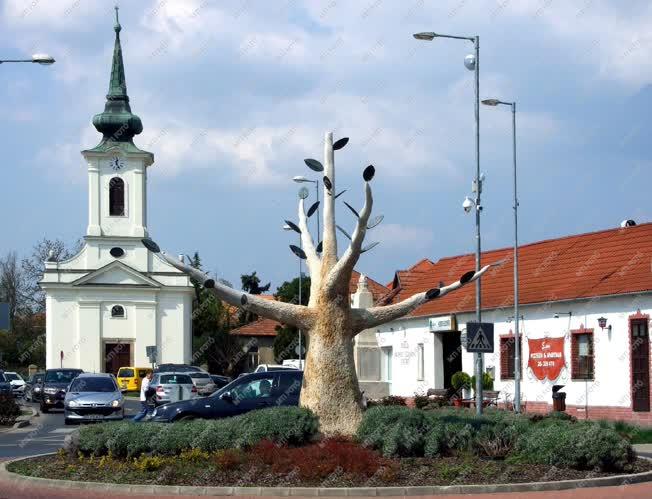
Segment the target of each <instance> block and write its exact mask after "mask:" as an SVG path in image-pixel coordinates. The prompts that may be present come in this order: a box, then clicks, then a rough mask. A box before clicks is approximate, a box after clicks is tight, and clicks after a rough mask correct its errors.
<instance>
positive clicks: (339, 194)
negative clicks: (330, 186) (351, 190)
mask: <svg viewBox="0 0 652 499" xmlns="http://www.w3.org/2000/svg"><path fill="white" fill-rule="evenodd" d="M345 192H346V189H344V190H343V191H342V192H338V193H337V196H335V197H334V198H333V199H337V198H339V197H340V196H341V195H342V194H344V193H345Z"/></svg>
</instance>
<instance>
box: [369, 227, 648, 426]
mask: <svg viewBox="0 0 652 499" xmlns="http://www.w3.org/2000/svg"><path fill="white" fill-rule="evenodd" d="M511 254H512V250H511V249H510V248H507V249H503V250H496V251H489V252H485V253H483V255H482V261H483V262H486V263H490V262H498V261H501V260H502V261H504V263H503V264H502V265H501V266H499V267H496V268H495V269H493V270H491V271H490V272H489V273H487V274H486V275H485V276H484V277H483V279H482V280H483V284H482V298H483V321H486V322H493V323H494V353H487V354H484V366H485V370H486V372H488V373H490V374H491V376H492V377H493V378H494V380H495V381H494V389H495V390H498V391H499V392H500V393H499V402H500V403H501V404H502V403H508V404H509V403H511V402H512V401H513V396H514V371H515V369H516V366H515V363H514V356H515V351H514V350H515V342H514V313H513V280H512V279H513V265H512V257H511ZM519 260H520V262H519V263H520V265H519V270H520V279H519V287H520V299H519V303H520V305H519V308H520V310H519V313H520V315H521V317H520V322H519V331H520V339H521V364H520V369H521V379H522V384H521V391H522V400H523V405H524V407H525V410H527V411H548V410H551V409H552V387H553V386H554V385H564V386H563V388H562V389H561V391H562V392H565V393H566V405H567V412H569V413H571V414H573V415H576V416H577V417H580V418H609V419H623V420H630V421H637V422H641V423H648V424H652V413H651V412H650V399H651V398H652V386H651V385H652V383H651V377H650V373H651V371H652V363H651V358H650V335H649V328H650V315H651V314H652V267H651V265H652V224H643V225H638V226H635V227H627V228H620V229H611V230H607V231H600V232H595V233H590V234H581V235H576V236H570V237H566V238H560V239H554V240H548V241H541V242H538V243H533V244H528V245H524V246H522V247H521V248H520V252H519ZM473 266H474V256H473V255H463V256H460V257H452V258H445V259H442V260H439V261H437V262H430V261H427V260H425V261H422V262H419V264H417V265H415V266H414V267H412V268H411V269H408V270H406V271H400V272H397V274H396V277H395V279H394V282H393V284H392V291H391V292H390V294H389V295H388V297H387V300H386V302H389V303H391V302H393V301H394V300H400V299H403V298H406V297H408V296H410V295H412V294H414V293H417V292H420V291H425V290H427V289H430V288H432V287H435V286H438V285H440V284H441V283H442V282H445V283H447V284H448V283H450V282H451V281H454V280H456V279H457V278H458V277H459V275H461V274H462V273H463V272H464V271H466V270H469V269H472V268H473ZM474 293H475V290H474V286H473V285H470V286H467V287H465V288H462V289H461V290H459V291H456V292H455V293H451V294H450V295H447V296H445V297H443V298H442V299H441V300H433V301H432V302H429V303H426V304H425V305H423V306H422V307H420V308H418V309H417V310H415V311H414V312H413V313H412V314H411V315H410V316H408V317H405V318H403V319H401V320H397V321H394V322H392V323H389V324H384V325H383V326H380V327H378V328H375V329H374V330H373V331H372V332H373V336H375V340H376V342H377V347H376V358H377V362H378V364H379V365H380V369H379V370H378V379H379V381H384V382H386V383H387V384H388V385H389V393H390V394H392V395H401V396H413V395H414V394H415V393H426V392H427V390H428V389H430V388H448V387H450V385H451V377H452V375H453V374H454V373H455V372H457V371H464V372H466V373H467V374H469V375H472V374H473V373H474V358H473V354H471V353H468V352H467V351H466V325H467V323H468V322H471V321H475V299H474ZM367 335H368V336H370V334H369V332H368V333H367ZM468 395H470V393H469V394H468Z"/></svg>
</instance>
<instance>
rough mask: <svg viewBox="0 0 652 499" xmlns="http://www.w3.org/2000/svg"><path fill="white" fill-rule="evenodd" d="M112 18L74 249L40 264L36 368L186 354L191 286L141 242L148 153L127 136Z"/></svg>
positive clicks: (144, 361)
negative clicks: (81, 228)
mask: <svg viewBox="0 0 652 499" xmlns="http://www.w3.org/2000/svg"><path fill="white" fill-rule="evenodd" d="M120 30H121V27H120V24H119V22H118V20H117V17H116V25H115V47H114V52H113V61H112V66H111V77H110V84H109V92H108V94H107V101H106V105H105V109H104V112H102V113H100V114H98V115H96V116H95V117H94V118H93V125H94V126H95V128H96V129H97V131H98V132H100V133H101V134H102V139H101V141H100V143H99V144H98V145H97V146H96V147H94V148H92V149H88V150H84V151H82V156H83V157H84V160H85V162H86V165H87V169H88V226H87V229H86V235H85V237H84V245H83V247H82V249H81V250H80V252H79V253H78V254H76V255H75V256H73V257H72V258H70V259H68V260H65V261H60V262H56V261H46V262H45V271H44V274H43V279H42V280H41V283H40V284H41V287H42V288H43V289H44V291H45V292H46V367H47V368H55V367H60V366H63V367H75V368H81V369H84V370H85V371H90V372H116V371H117V369H118V368H119V367H121V366H134V365H135V366H147V365H149V359H148V357H147V354H146V347H147V346H156V347H157V361H158V362H159V363H163V362H166V363H167V362H175V363H182V362H187V361H189V360H190V358H191V355H192V352H191V349H192V345H191V340H192V335H191V328H192V321H191V311H192V299H193V287H192V285H191V283H190V280H189V279H188V277H187V276H185V275H184V274H183V273H181V272H179V271H178V270H176V269H175V268H173V267H171V266H170V265H169V264H167V263H166V262H165V261H163V260H162V259H161V258H160V257H159V256H158V255H156V254H153V253H152V252H150V251H148V250H147V249H146V248H145V247H144V246H143V244H142V242H141V240H142V238H143V237H147V236H148V229H147V172H148V169H149V168H150V167H151V166H152V164H153V163H154V156H153V154H152V153H150V152H147V151H143V150H141V149H139V148H138V147H137V146H136V145H135V144H134V142H133V137H134V136H135V135H137V134H139V133H140V132H141V131H142V129H143V127H142V123H141V121H140V118H139V117H138V116H136V115H134V114H133V113H132V112H131V107H130V104H129V97H128V95H127V87H126V83H125V72H124V66H123V60H122V47H121V43H120Z"/></svg>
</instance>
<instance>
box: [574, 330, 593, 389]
mask: <svg viewBox="0 0 652 499" xmlns="http://www.w3.org/2000/svg"><path fill="white" fill-rule="evenodd" d="M593 377H594V358H593V331H589V330H580V331H578V332H574V333H573V337H572V340H571V379H572V380H592V379H593Z"/></svg>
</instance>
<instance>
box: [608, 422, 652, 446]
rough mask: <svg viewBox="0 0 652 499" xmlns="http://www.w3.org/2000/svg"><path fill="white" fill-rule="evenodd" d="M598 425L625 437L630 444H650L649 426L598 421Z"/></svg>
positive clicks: (651, 432)
mask: <svg viewBox="0 0 652 499" xmlns="http://www.w3.org/2000/svg"><path fill="white" fill-rule="evenodd" d="M600 424H602V425H604V426H609V427H611V428H613V429H614V430H616V431H617V432H618V433H620V434H621V435H623V436H625V437H627V438H628V439H629V440H630V441H631V443H632V444H652V427H650V426H637V425H633V424H630V423H626V422H624V421H616V422H610V421H600Z"/></svg>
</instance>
